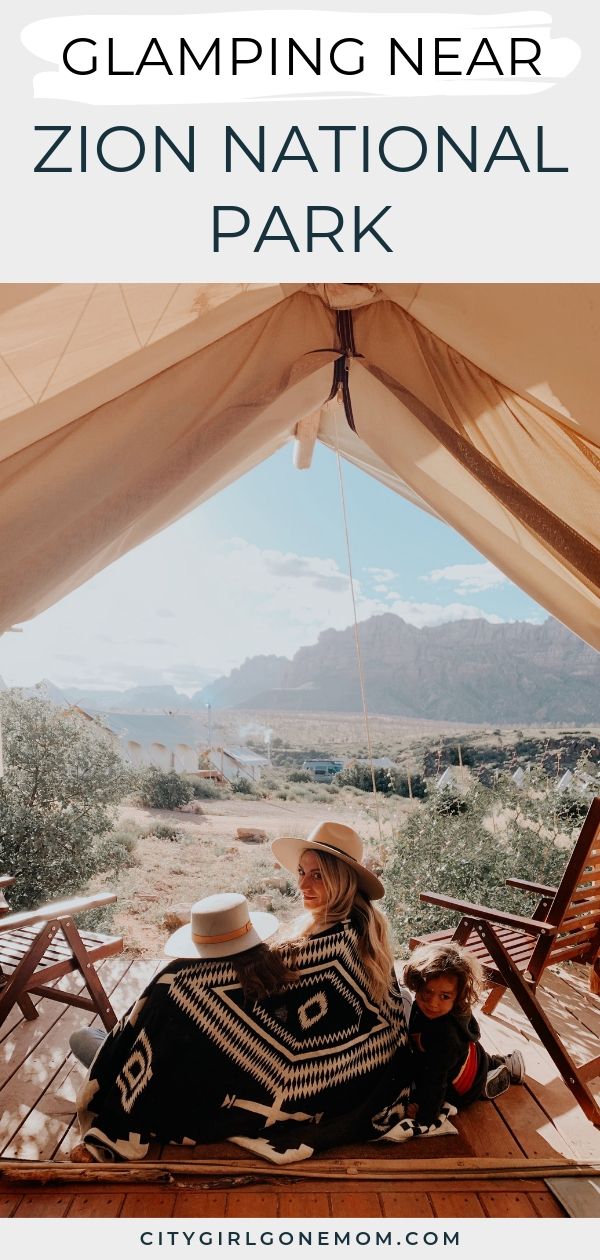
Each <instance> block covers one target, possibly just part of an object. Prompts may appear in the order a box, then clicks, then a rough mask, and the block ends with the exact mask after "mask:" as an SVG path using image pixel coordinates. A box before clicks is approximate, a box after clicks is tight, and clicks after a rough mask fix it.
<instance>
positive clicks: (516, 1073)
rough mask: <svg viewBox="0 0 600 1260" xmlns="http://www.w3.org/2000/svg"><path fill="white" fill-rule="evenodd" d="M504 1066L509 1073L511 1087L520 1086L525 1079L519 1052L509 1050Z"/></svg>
mask: <svg viewBox="0 0 600 1260" xmlns="http://www.w3.org/2000/svg"><path fill="white" fill-rule="evenodd" d="M506 1066H507V1068H508V1070H509V1072H510V1083H511V1085H522V1084H523V1079H524V1077H525V1060H524V1058H523V1055H522V1054H521V1051H520V1050H511V1052H510V1054H507V1055H506Z"/></svg>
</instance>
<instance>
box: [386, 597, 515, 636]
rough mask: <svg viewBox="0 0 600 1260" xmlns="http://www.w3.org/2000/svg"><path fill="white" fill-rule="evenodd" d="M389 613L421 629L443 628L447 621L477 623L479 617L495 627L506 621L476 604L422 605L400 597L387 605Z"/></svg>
mask: <svg viewBox="0 0 600 1260" xmlns="http://www.w3.org/2000/svg"><path fill="white" fill-rule="evenodd" d="M387 611H388V612H392V613H396V616H397V617H402V619H403V621H408V623H409V624H410V625H411V626H418V627H419V628H420V629H422V627H423V626H442V625H444V623H445V622H447V621H475V620H476V619H477V618H479V617H480V618H482V620H483V621H490V622H492V624H493V625H500V624H501V622H503V621H505V620H506V619H505V618H504V617H499V616H498V615H497V614H496V613H488V612H484V611H483V609H482V608H478V607H477V605H476V604H421V603H418V602H417V601H416V600H404V599H401V598H400V596H397V597H396V598H394V599H393V600H392V601H391V602H390V603H389V604H388V605H387Z"/></svg>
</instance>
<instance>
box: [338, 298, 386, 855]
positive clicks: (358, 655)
mask: <svg viewBox="0 0 600 1260" xmlns="http://www.w3.org/2000/svg"><path fill="white" fill-rule="evenodd" d="M344 313H345V312H344ZM344 367H345V373H344V374H345V378H346V389H347V390H348V397H349V396H350V394H349V389H348V369H349V365H348V362H347V360H344ZM343 390H344V386H343V384H342V382H341V381H340V383H339V385H338V390H337V397H338V401H339V402H343V405H344V410H345V411H346V417H347V418H348V412H347V410H346V398H345V395H344V392H343ZM333 422H334V434H335V455H336V461H337V470H338V480H339V484H340V499H341V504H342V519H343V522H344V536H345V539H346V555H347V558H348V576H349V579H350V594H351V596H352V612H353V617H354V645H355V648H356V663H357V666H358V681H359V684H360V696H361V701H362V707H363V716H364V720H365V733H366V737H367V752H368V755H369V767H370V770H371V783H372V787H373V800H374V802H375V813H376V817H377V830H378V832H379V843H380V844H382V843H383V829H382V825H381V813H380V809H379V801H378V799H377V787H376V784H375V767H374V765H373V746H372V742H371V726H370V721H369V710H368V707H367V696H366V691H365V675H364V669H363V661H362V651H361V646H360V633H359V629H358V617H357V613H356V595H355V592H354V575H353V572H352V553H351V548H350V529H349V526H348V511H347V508H346V493H345V489H344V474H343V471H342V460H341V456H340V448H339V442H338V418H337V407H334V408H333ZM348 423H349V421H348ZM351 427H354V426H351Z"/></svg>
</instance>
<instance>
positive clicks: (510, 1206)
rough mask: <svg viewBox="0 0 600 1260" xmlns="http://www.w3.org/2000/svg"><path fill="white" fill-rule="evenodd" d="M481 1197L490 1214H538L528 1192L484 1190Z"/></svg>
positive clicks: (500, 1215)
mask: <svg viewBox="0 0 600 1260" xmlns="http://www.w3.org/2000/svg"><path fill="white" fill-rule="evenodd" d="M479 1198H480V1200H481V1202H482V1204H483V1206H484V1208H485V1210H486V1213H487V1215H488V1216H495V1217H506V1216H510V1217H513V1216H519V1217H521V1216H537V1212H536V1210H535V1208H534V1206H533V1203H531V1202H530V1200H529V1198H528V1196H527V1194H526V1193H525V1192H524V1191H522V1192H515V1191H513V1192H511V1191H508V1190H482V1191H481V1194H480V1195H479Z"/></svg>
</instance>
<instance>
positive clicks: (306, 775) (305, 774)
mask: <svg viewBox="0 0 600 1260" xmlns="http://www.w3.org/2000/svg"><path fill="white" fill-rule="evenodd" d="M288 780H289V782H290V783H312V774H311V773H310V770H290V773H289V774H288Z"/></svg>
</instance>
